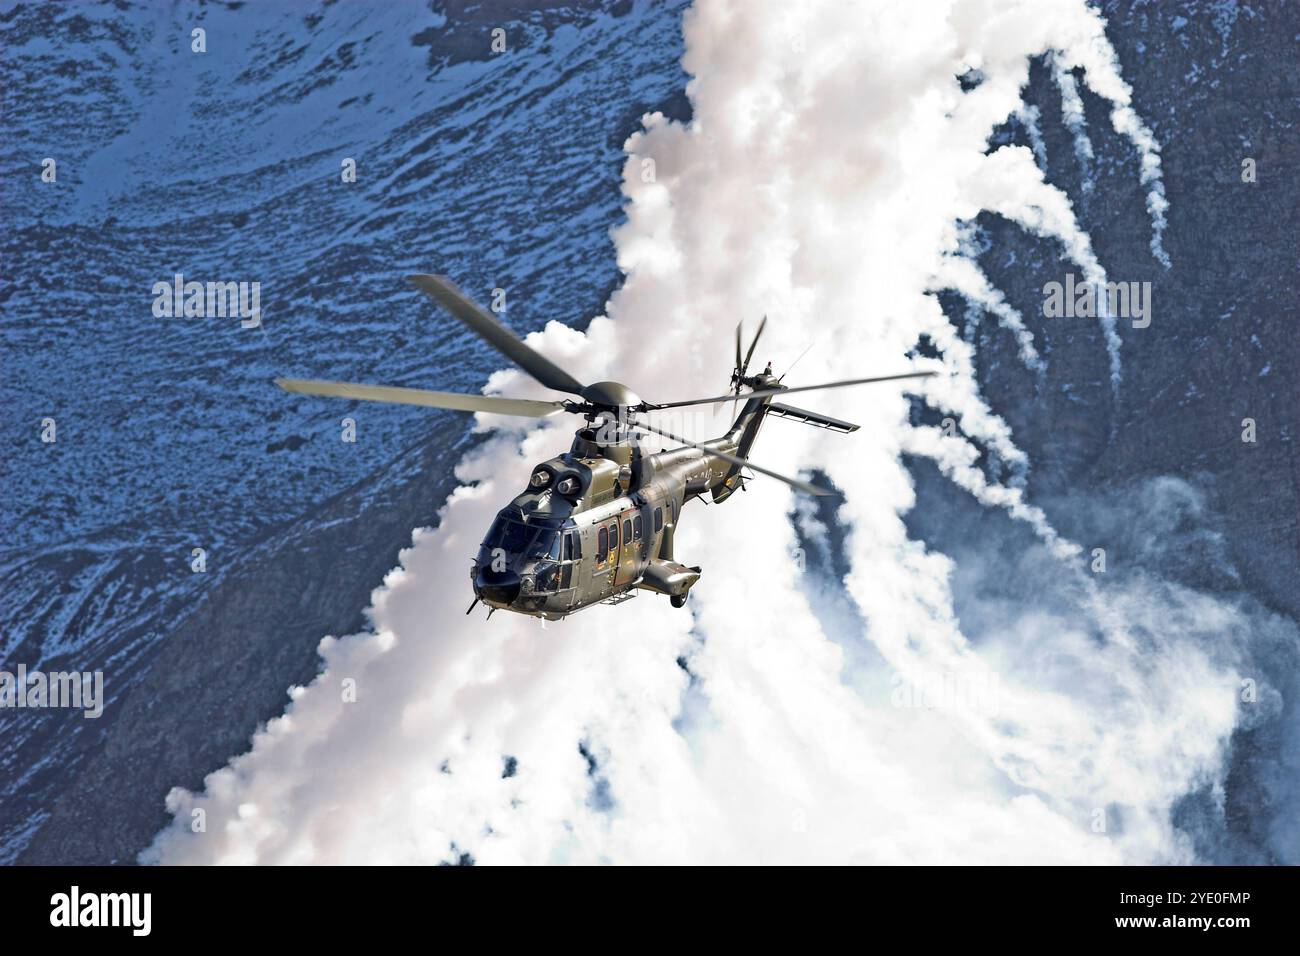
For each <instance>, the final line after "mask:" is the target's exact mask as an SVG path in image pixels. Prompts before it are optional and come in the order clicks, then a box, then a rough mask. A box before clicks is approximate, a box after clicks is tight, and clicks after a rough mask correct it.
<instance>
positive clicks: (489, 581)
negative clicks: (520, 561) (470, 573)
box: [474, 568, 519, 605]
mask: <svg viewBox="0 0 1300 956" xmlns="http://www.w3.org/2000/svg"><path fill="white" fill-rule="evenodd" d="M474 593H475V594H477V595H478V596H479V598H480V599H482V600H484V601H488V602H490V603H492V604H502V605H510V604H513V603H514V602H515V598H517V597H518V596H519V575H517V574H515V572H513V571H493V570H492V569H491V568H483V569H482V570H481V571H479V572H478V574H477V575H476V576H475V578H474Z"/></svg>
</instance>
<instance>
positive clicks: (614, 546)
mask: <svg viewBox="0 0 1300 956" xmlns="http://www.w3.org/2000/svg"><path fill="white" fill-rule="evenodd" d="M609 550H611V551H617V550H618V522H617V521H615V522H614V523H613V524H612V525H610V526H609Z"/></svg>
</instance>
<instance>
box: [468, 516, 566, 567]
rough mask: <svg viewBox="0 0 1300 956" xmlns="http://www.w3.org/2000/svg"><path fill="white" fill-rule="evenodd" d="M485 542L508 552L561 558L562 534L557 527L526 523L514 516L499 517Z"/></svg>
mask: <svg viewBox="0 0 1300 956" xmlns="http://www.w3.org/2000/svg"><path fill="white" fill-rule="evenodd" d="M483 544H484V546H485V547H488V548H500V549H501V550H502V551H505V552H507V553H508V554H522V555H525V556H526V557H530V558H545V557H550V558H552V559H554V560H556V561H558V560H559V559H560V534H559V532H558V531H557V530H556V529H555V528H539V527H537V526H536V525H526V524H524V523H523V522H522V521H516V520H514V519H513V518H504V517H498V518H497V520H496V521H495V522H493V524H492V527H491V529H490V530H489V531H488V533H487V537H486V538H484V539H483Z"/></svg>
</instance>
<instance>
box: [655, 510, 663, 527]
mask: <svg viewBox="0 0 1300 956" xmlns="http://www.w3.org/2000/svg"><path fill="white" fill-rule="evenodd" d="M662 530H664V509H663V508H656V509H655V531H656V532H659V531H662Z"/></svg>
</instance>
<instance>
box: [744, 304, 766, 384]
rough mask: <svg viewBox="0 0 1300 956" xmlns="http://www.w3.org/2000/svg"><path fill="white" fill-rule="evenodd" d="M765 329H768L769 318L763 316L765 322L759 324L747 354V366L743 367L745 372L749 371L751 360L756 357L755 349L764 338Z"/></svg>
mask: <svg viewBox="0 0 1300 956" xmlns="http://www.w3.org/2000/svg"><path fill="white" fill-rule="evenodd" d="M765 328H767V316H763V321H761V322H759V323H758V331H757V332H755V333H754V341H752V342H750V343H749V351H748V352H746V353H745V364H744V365H743V366H742V368H743V370H744V371H745V372H747V371H749V360H750V359H752V358H753V357H754V349H756V348H758V340H759V339H760V338H762V337H763V330H764V329H765ZM742 374H743V372H742Z"/></svg>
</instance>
